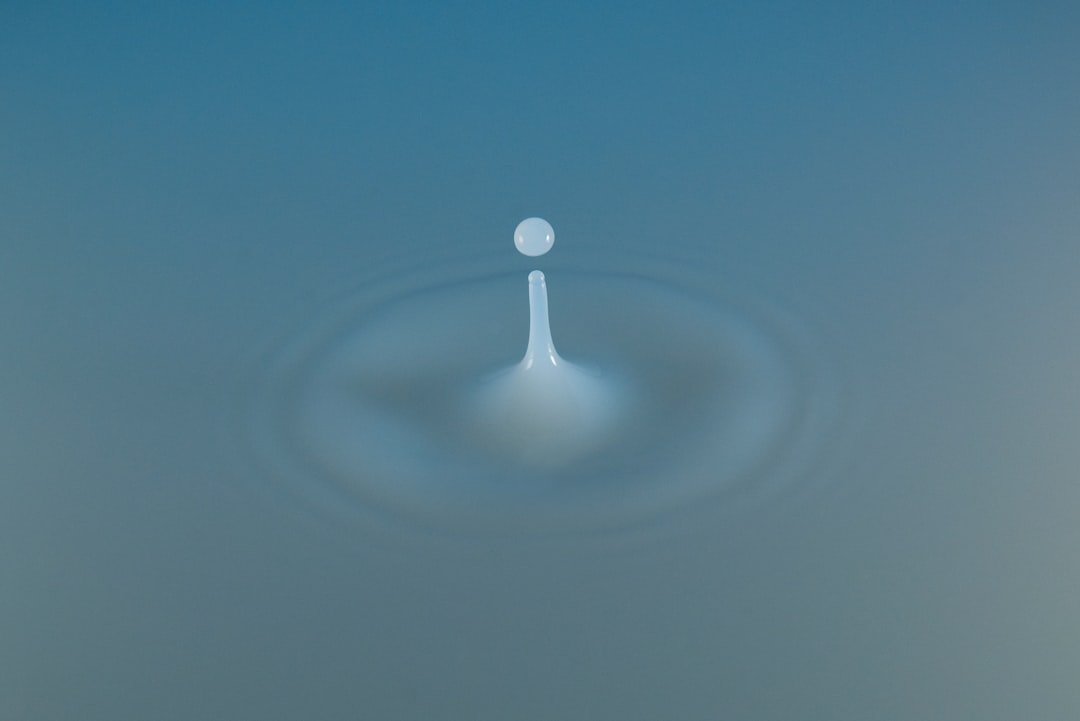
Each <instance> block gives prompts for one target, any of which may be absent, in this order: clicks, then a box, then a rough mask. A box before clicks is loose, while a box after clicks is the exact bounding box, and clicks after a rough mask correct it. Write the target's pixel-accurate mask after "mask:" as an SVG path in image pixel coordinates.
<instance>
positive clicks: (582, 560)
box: [0, 2, 1080, 721]
mask: <svg viewBox="0 0 1080 721" xmlns="http://www.w3.org/2000/svg"><path fill="white" fill-rule="evenodd" d="M577 5H578V4H572V3H567V4H565V5H558V4H551V3H547V4H543V5H539V4H537V5H529V4H524V3H508V4H504V5H491V6H481V5H471V6H470V5H459V6H456V7H454V8H448V7H441V6H434V5H431V6H429V5H426V4H421V3H412V4H410V3H390V2H387V3H360V4H351V5H343V4H327V5H324V6H321V7H314V8H310V9H298V8H291V7H287V6H284V5H281V6H269V5H262V6H259V7H253V8H247V9H240V8H239V7H234V8H225V9H222V8H219V7H213V6H206V7H198V6H192V5H176V6H175V7H166V6H161V5H154V6H153V8H151V9H147V8H143V7H139V6H137V5H134V4H132V5H130V6H126V5H122V4H115V3H114V4H104V3H96V4H94V5H93V7H85V6H82V5H76V4H72V5H71V6H68V7H64V6H62V5H60V4H55V3H53V4H50V3H36V4H32V3H8V4H6V5H5V6H4V7H3V8H2V9H0V329H2V332H3V336H2V337H3V341H2V343H0V717H3V718H12V719H20V720H26V721H36V720H37V719H80V720H87V719H110V720H113V719H127V718H130V719H174V718H175V719H196V718H197V719H242V718H251V719H278V718H281V719H297V718H365V719H369V718H370V719H432V718H460V719H488V718H491V719H508V718H514V719H529V718H545V719H546V718H558V719H578V718H580V719H607V718H612V719H709V720H714V719H718V718H732V719H758V718H760V719H777V718H786V719H794V718H814V719H817V718H820V719H877V718H909V719H935V718H980V719H1002V720H1008V721H1014V720H1015V719H1055V720H1056V719H1061V720H1062V721H1066V720H1071V719H1075V718H1076V717H1077V715H1078V714H1080V693H1078V691H1077V682H1076V681H1077V670H1078V669H1080V611H1078V608H1080V607H1078V606H1077V601H1076V599H1077V598H1080V530H1078V529H1080V450H1078V449H1080V438H1078V429H1080V340H1078V334H1077V323H1076V317H1077V310H1078V309H1080V291H1078V290H1076V288H1075V280H1074V278H1075V276H1076V274H1077V270H1078V269H1080V170H1078V168H1080V134H1078V131H1077V128H1080V83H1078V82H1077V78H1078V77H1080V74H1078V73H1080V42H1078V38H1080V12H1078V11H1077V10H1076V8H1075V6H1073V5H1071V4H1069V3H1061V4H1054V3H1035V4H1023V3H1014V4H1011V5H1010V4H1005V3H996V4H970V3H968V4H949V5H947V6H942V5H940V4H926V5H925V6H922V4H917V5H916V6H909V5H901V6H897V7H893V8H877V9H872V10H871V9H866V8H862V7H858V6H856V5H855V4H839V5H830V6H814V7H803V6H801V5H798V4H794V3H792V4H790V5H780V4H775V3H766V4H756V5H755V6H754V7H753V8H745V7H740V6H724V5H721V4H717V3H702V4H700V5H695V4H678V5H677V6H676V7H674V8H665V7H663V6H661V5H660V4H655V5H654V6H644V5H640V4H636V5H633V6H630V7H624V6H623V5H622V4H614V3H612V4H603V3H596V4H593V5H591V6H589V7H588V8H581V7H578V6H577ZM533 214H540V215H543V216H545V217H547V218H548V219H549V220H551V221H552V223H553V224H554V225H555V227H556V231H557V233H558V234H559V239H560V240H559V244H563V243H565V244H571V243H575V244H578V246H579V247H583V248H586V249H588V250H605V249H606V250H609V251H611V252H618V250H619V249H621V248H630V249H634V250H637V251H644V250H649V251H654V252H656V253H658V254H660V255H669V256H671V257H687V258H692V259H695V260H697V261H698V262H700V263H702V264H703V267H706V268H708V267H714V268H716V269H718V270H722V271H723V272H724V273H726V274H728V275H729V276H732V277H736V278H738V279H739V281H740V282H741V283H742V284H743V285H746V286H749V287H753V288H756V289H757V291H758V293H759V294H760V295H761V296H762V297H765V298H771V299H776V300H777V301H778V302H781V303H785V304H787V305H790V306H793V307H794V308H796V309H797V310H798V311H799V312H801V313H803V314H805V315H806V316H807V317H808V318H812V319H814V321H815V323H819V324H820V326H821V327H822V329H823V331H822V332H823V337H826V338H828V345H829V352H830V353H831V354H832V357H833V358H834V360H835V363H836V368H837V370H838V373H839V374H840V376H841V380H842V382H843V383H842V385H844V387H845V388H847V389H848V397H847V399H846V401H847V403H848V405H847V406H846V408H847V412H848V413H849V414H851V415H854V416H857V417H858V423H857V424H856V425H857V426H858V432H857V433H852V434H851V436H850V440H848V438H849V437H848V436H845V437H844V439H842V440H840V441H838V443H837V444H834V445H839V446H840V447H839V448H834V449H833V450H832V451H831V453H833V454H835V456H836V458H837V461H836V463H835V464H833V466H831V467H833V468H840V469H842V470H836V471H833V473H834V477H831V478H828V479H823V480H825V481H827V482H823V483H821V484H820V485H821V487H822V489H823V490H822V491H821V492H820V493H819V494H817V495H811V496H810V497H809V498H804V499H803V500H802V501H801V502H800V503H798V504H789V505H788V506H781V507H779V508H775V509H771V510H765V511H762V512H761V513H760V514H757V515H753V516H751V517H747V518H745V519H735V520H731V519H728V520H727V521H726V522H725V523H724V524H707V523H705V524H696V525H695V524H688V527H687V528H686V529H685V532H684V533H683V534H682V535H675V536H674V537H671V536H669V537H666V539H665V540H664V541H663V542H662V543H658V544H657V545H656V546H655V547H653V548H650V549H644V550H643V549H638V550H636V551H635V552H634V553H626V554H621V555H615V556H614V557H611V556H608V555H605V554H601V553H595V554H594V553H591V552H590V550H589V549H588V548H584V549H582V550H581V552H580V553H576V554H575V553H567V552H566V548H565V546H553V547H547V546H544V545H543V544H541V545H540V546H528V547H523V548H520V549H514V550H513V552H511V550H508V549H506V548H504V547H497V548H492V549H485V548H478V547H476V546H468V547H464V548H458V547H455V546H453V545H452V544H451V545H450V546H449V547H438V546H436V547H431V548H427V549H423V550H415V549H414V550H413V551H411V552H405V551H398V552H394V551H391V550H388V549H386V548H382V547H373V546H371V545H370V544H369V543H368V542H367V540H366V536H365V535H364V534H363V533H359V532H357V531H356V529H354V528H350V527H347V526H341V527H336V526H327V525H326V524H324V523H322V521H321V519H319V518H317V517H314V516H308V515H305V514H304V513H303V512H302V511H299V510H297V509H293V508H289V507H287V505H286V504H283V503H281V501H280V498H279V497H278V496H276V495H274V494H273V493H270V492H268V493H267V494H266V495H265V496H264V495H260V494H259V493H258V492H257V491H254V490H253V488H257V487H258V484H257V483H251V482H250V481H251V480H252V479H251V478H250V476H251V474H252V473H253V471H252V470H251V469H250V468H248V467H246V466H244V465H243V464H240V463H237V462H236V461H235V455H234V454H232V453H230V452H229V449H227V448H224V447H223V443H222V440H221V434H220V428H219V423H218V410H219V409H220V399H221V398H222V397H223V396H224V395H228V393H229V390H230V389H229V388H226V387H223V384H227V383H228V382H229V379H231V378H234V371H235V369H236V368H237V367H238V365H242V363H243V360H244V359H246V358H247V357H248V356H249V355H250V354H251V353H252V352H253V349H255V348H259V347H263V346H264V345H265V344H267V343H269V342H270V339H272V338H273V337H275V334H276V333H278V332H280V331H281V329H282V328H283V327H285V326H287V322H286V320H284V319H289V320H290V321H291V320H295V319H296V318H297V317H302V316H303V313H304V311H305V310H307V309H310V308H313V307H317V306H318V303H319V300H320V299H321V298H323V297H324V296H325V295H326V294H328V293H329V292H330V291H331V290H332V289H335V288H338V287H341V286H343V285H346V284H347V283H348V281H349V278H350V277H352V276H353V275H355V274H356V272H357V269H361V268H369V267H372V266H376V267H377V266H379V265H381V264H383V263H388V262H390V261H407V260H408V259H410V258H421V257H427V256H429V255H432V254H446V253H448V252H450V253H452V252H456V251H457V250H460V251H461V252H462V253H466V252H474V251H481V250H485V249H487V248H489V247H490V246H491V244H492V243H504V244H505V248H506V250H507V252H512V250H511V248H510V245H509V237H510V232H511V230H512V228H513V227H514V225H515V224H516V222H517V221H518V220H520V219H521V218H522V217H525V216H528V215H533ZM559 244H557V245H556V251H557V250H558V249H559V248H560V247H561V246H560V245H559ZM523 267H524V266H523ZM818 480H822V479H818Z"/></svg>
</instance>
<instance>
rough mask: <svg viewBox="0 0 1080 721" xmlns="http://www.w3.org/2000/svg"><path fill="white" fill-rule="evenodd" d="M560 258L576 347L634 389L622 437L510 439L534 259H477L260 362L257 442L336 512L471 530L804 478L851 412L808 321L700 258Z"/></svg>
mask: <svg viewBox="0 0 1080 721" xmlns="http://www.w3.org/2000/svg"><path fill="white" fill-rule="evenodd" d="M542 265H543V266H544V270H545V272H546V273H547V276H548V285H549V290H550V303H551V324H552V331H553V334H554V337H555V339H556V342H557V343H558V345H559V348H560V351H561V352H562V354H563V355H564V356H565V357H566V358H567V359H568V360H571V361H573V362H575V363H579V364H581V365H583V366H585V367H591V368H595V369H598V372H601V373H604V374H605V375H606V377H607V378H608V379H609V380H611V382H612V383H613V386H612V387H613V388H617V389H618V393H619V394H620V396H621V399H622V401H621V403H620V413H621V418H620V420H619V422H618V424H617V426H616V429H617V430H616V432H614V433H612V434H608V436H606V437H605V440H604V442H603V443H599V444H597V445H595V446H593V447H590V448H588V449H587V452H584V453H581V454H578V455H576V456H575V457H574V459H573V461H572V462H568V463H562V464H558V463H557V464H545V463H542V462H539V463H538V462H536V460H537V459H529V458H528V457H527V456H525V457H519V456H515V455H509V454H507V453H505V452H503V450H504V449H502V448H501V447H500V446H499V445H498V444H493V443H491V442H490V441H491V439H490V438H489V437H487V435H488V434H486V432H485V430H484V426H483V424H482V423H478V422H477V418H476V417H475V408H476V402H475V401H476V392H477V390H476V389H477V388H478V387H479V384H480V383H481V382H482V381H483V380H484V379H485V378H488V377H490V376H491V374H493V373H497V372H498V371H499V370H500V369H504V368H506V367H508V366H511V365H513V364H514V363H516V362H517V361H518V360H520V358H521V355H522V353H523V351H524V348H525V342H526V339H527V337H528V296H527V280H526V277H527V272H522V271H521V270H520V262H519V263H517V264H514V265H513V266H512V267H514V268H518V269H517V270H508V268H509V267H511V266H510V264H509V263H504V264H503V265H502V267H499V266H498V265H494V264H492V263H490V262H473V263H463V264H460V265H456V266H442V267H439V268H434V267H430V266H429V267H426V268H418V269H416V270H415V271H413V272H407V273H404V274H402V275H400V276H395V277H392V278H387V279H383V280H381V281H379V282H378V283H372V284H366V285H365V286H363V287H360V288H357V289H356V290H355V292H353V293H351V294H350V295H348V296H347V297H346V298H344V299H343V300H342V301H341V302H339V303H337V304H335V305H333V306H332V307H329V308H325V309H323V310H322V311H321V312H320V313H319V314H318V317H316V318H312V319H310V322H309V323H307V324H306V325H305V328H304V329H303V330H302V331H301V332H299V333H297V334H296V335H294V336H293V337H292V338H291V339H290V340H289V341H288V342H287V343H286V344H285V345H284V346H283V347H281V348H280V349H279V352H278V353H277V354H276V355H275V356H274V358H273V359H272V361H271V362H270V363H269V364H268V365H267V366H266V367H264V368H262V369H261V371H260V377H259V382H258V387H257V389H256V391H255V393H254V394H253V397H252V398H251V399H250V401H251V403H250V407H249V409H248V418H249V420H250V422H251V426H250V427H251V430H252V434H251V436H250V437H251V440H252V442H253V446H254V449H255V452H256V453H257V454H258V455H259V457H260V458H261V459H263V460H264V461H266V462H267V463H269V464H270V465H271V466H272V467H273V469H274V470H275V473H273V474H272V475H273V476H274V477H277V478H283V479H285V480H286V482H287V483H288V485H289V486H291V487H292V488H293V489H294V490H297V491H299V492H300V494H301V495H302V496H304V497H306V498H309V499H311V500H312V501H315V502H318V503H320V504H322V505H329V506H331V507H332V508H333V509H334V510H337V511H344V512H346V513H349V514H353V513H355V514H357V515H359V516H364V515H368V516H370V515H371V514H388V515H389V516H390V517H393V518H398V519H405V520H410V521H413V522H415V523H417V524H421V525H422V526H424V527H427V528H435V529H441V530H455V529H456V530H459V531H462V532H469V533H474V532H477V531H485V530H501V531H512V532H526V531H528V532H537V531H540V532H564V531H568V530H588V529H610V528H612V527H621V526H627V525H633V524H635V523H636V522H640V521H643V520H647V519H650V518H653V517H656V516H658V515H659V514H662V513H667V512H671V511H676V510H678V509H680V508H686V507H689V506H690V505H692V504H698V503H703V502H709V503H715V504H729V505H735V504H740V503H744V502H746V501H747V500H748V499H749V500H760V499H762V498H766V497H769V496H772V495H775V494H776V493H777V492H778V491H780V490H781V489H782V488H784V487H785V486H786V484H788V483H790V482H792V481H793V480H794V479H796V478H797V476H798V469H799V468H801V467H803V466H804V465H805V463H806V462H807V461H808V460H809V459H810V458H811V457H812V456H813V450H814V448H815V447H816V446H817V445H818V443H819V441H820V439H821V437H822V436H823V434H824V431H825V429H826V427H827V425H828V423H827V418H828V416H829V415H830V414H831V412H832V394H831V391H830V390H829V384H828V383H826V374H825V373H824V372H823V366H822V364H821V363H820V362H819V361H818V360H817V359H818V354H817V353H816V349H815V348H813V347H812V344H811V343H809V342H808V341H807V338H809V336H808V335H807V334H806V333H804V332H803V331H802V329H800V328H798V327H796V325H795V324H793V323H792V322H791V321H790V319H786V320H781V316H780V315H777V314H776V313H773V312H771V311H769V312H766V311H765V309H763V308H762V307H758V306H754V305H753V304H750V303H747V302H745V301H744V300H740V299H737V298H734V297H731V296H729V295H727V294H726V292H725V289H724V288H723V284H722V283H721V282H720V281H719V280H718V279H716V278H714V277H712V276H710V275H708V274H701V273H699V272H697V271H695V270H693V269H690V268H687V267H678V266H671V265H667V264H665V263H662V262H658V261H651V260H633V259H627V258H622V259H619V260H617V261H612V260H611V259H607V258H606V259H604V260H603V261H602V263H588V262H585V261H582V260H580V259H578V260H576V261H575V260H574V259H572V258H567V259H565V260H562V261H561V262H560V264H559V265H556V264H553V263H549V262H544V263H542Z"/></svg>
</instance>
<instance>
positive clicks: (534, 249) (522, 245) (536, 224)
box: [514, 218, 555, 256]
mask: <svg viewBox="0 0 1080 721" xmlns="http://www.w3.org/2000/svg"><path fill="white" fill-rule="evenodd" d="M554 244H555V230H554V229H553V228H552V227H551V223H549V222H547V221H546V220H544V219H543V218H526V219H525V220H523V221H521V222H520V223H518V226H517V228H516V229H515V230H514V245H515V246H517V249H518V250H519V251H521V252H522V253H524V254H525V255H529V256H537V255H543V254H544V253H546V252H548V251H549V250H551V246H552V245H554Z"/></svg>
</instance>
